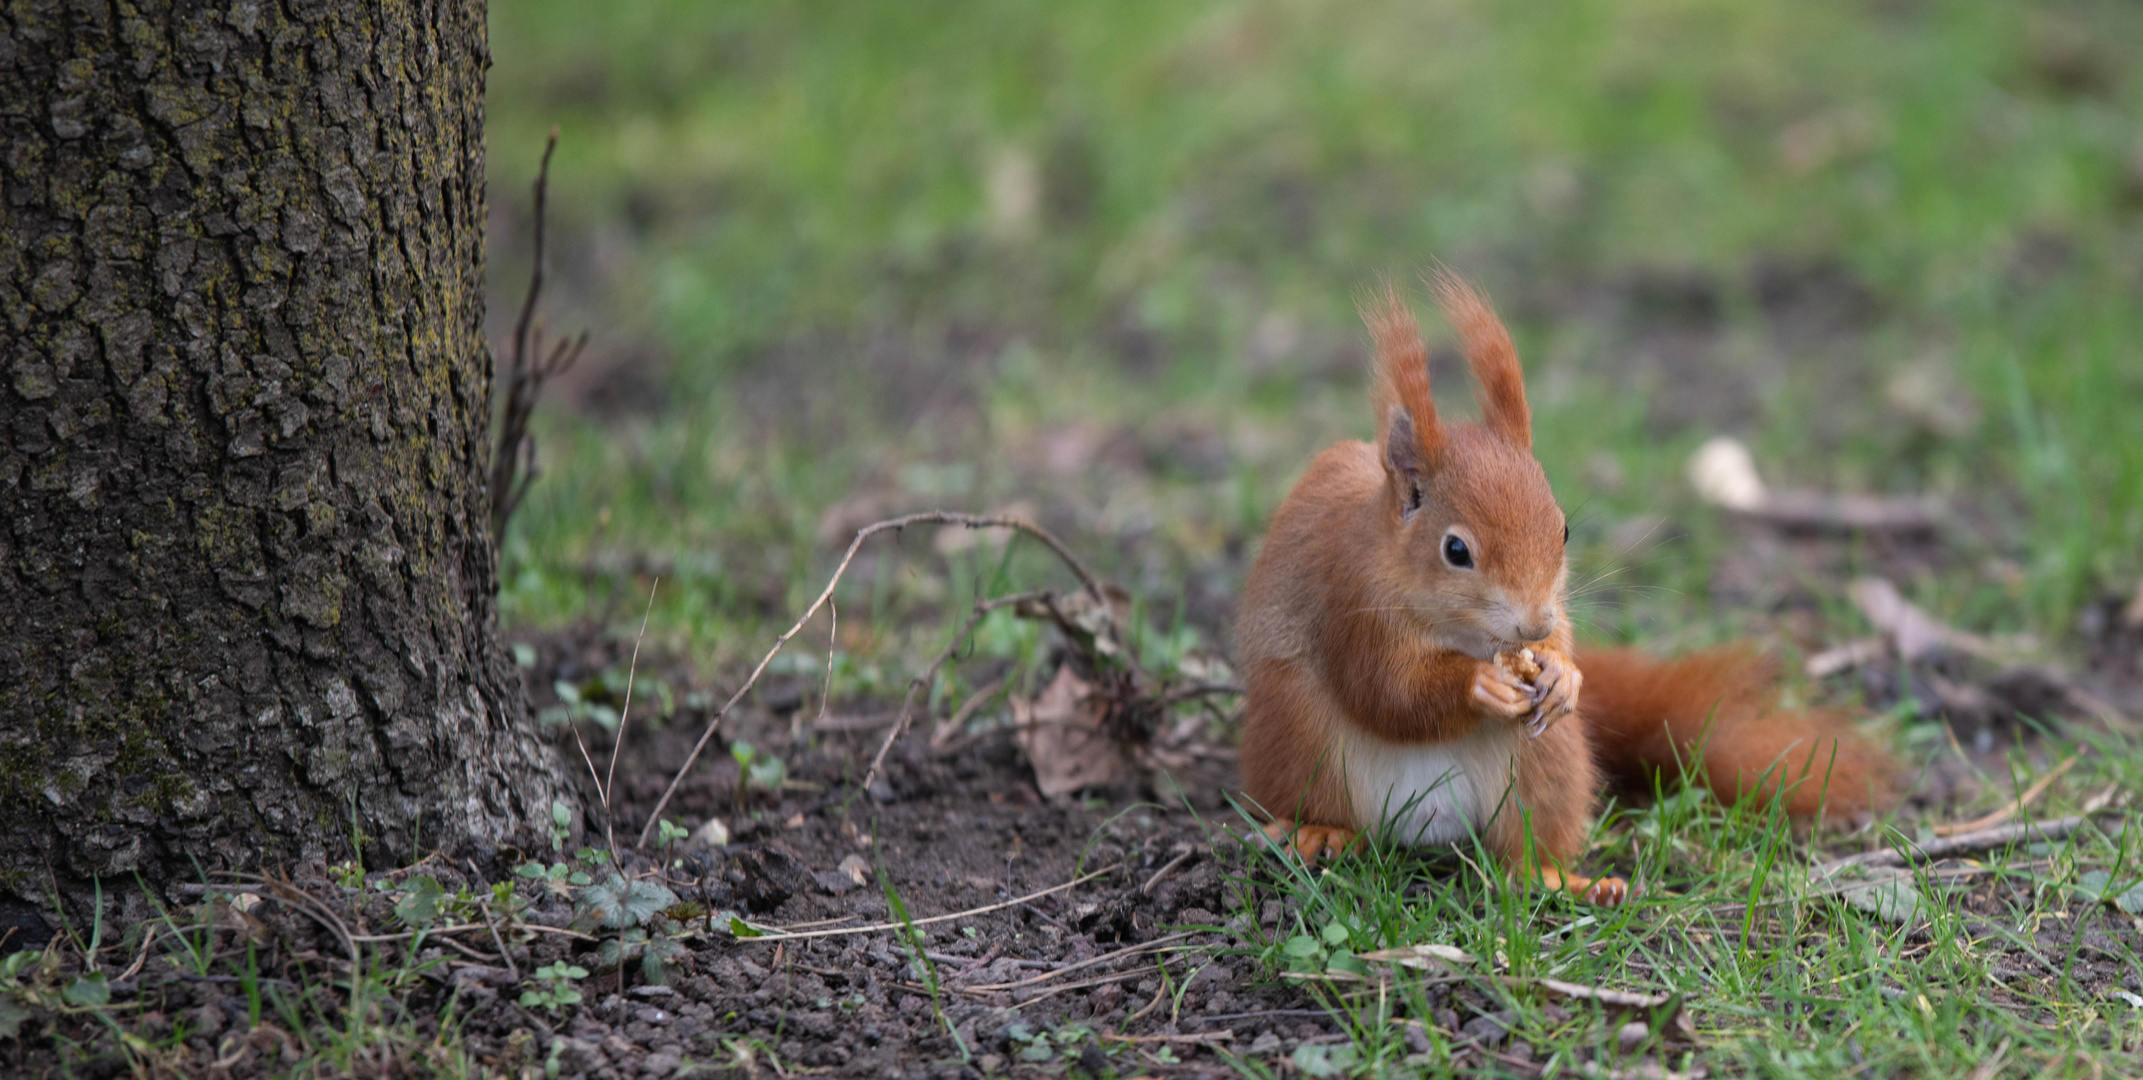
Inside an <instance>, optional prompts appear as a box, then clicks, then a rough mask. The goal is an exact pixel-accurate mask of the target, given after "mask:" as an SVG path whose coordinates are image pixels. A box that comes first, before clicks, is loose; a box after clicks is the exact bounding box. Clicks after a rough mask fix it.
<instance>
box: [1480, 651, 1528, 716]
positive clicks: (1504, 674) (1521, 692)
mask: <svg viewBox="0 0 2143 1080" xmlns="http://www.w3.org/2000/svg"><path fill="white" fill-rule="evenodd" d="M1472 704H1473V711H1474V713H1475V714H1476V715H1479V716H1481V717H1483V718H1485V719H1490V720H1519V719H1523V718H1525V717H1527V716H1529V715H1531V714H1532V712H1533V706H1534V700H1533V688H1532V687H1531V686H1528V685H1526V684H1525V682H1523V681H1522V680H1520V679H1519V677H1518V676H1517V674H1515V673H1514V672H1512V671H1511V670H1510V669H1508V668H1506V667H1504V666H1503V665H1502V664H1499V663H1496V662H1495V661H1493V660H1487V661H1483V662H1482V663H1481V664H1480V665H1479V666H1478V667H1476V668H1475V669H1474V672H1473V695H1472Z"/></svg>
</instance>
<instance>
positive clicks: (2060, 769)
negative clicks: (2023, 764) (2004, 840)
mask: <svg viewBox="0 0 2143 1080" xmlns="http://www.w3.org/2000/svg"><path fill="white" fill-rule="evenodd" d="M2081 759H2082V755H2081V754H2070V755H2069V756H2068V759H2067V760H2065V761H2063V762H2062V763H2061V764H2059V765H2056V766H2054V767H2053V768H2051V769H2048V770H2047V771H2046V775H2045V776H2042V777H2040V778H2039V780H2038V782H2037V783H2035V784H2033V785H2031V786H2030V787H2029V788H2026V789H2025V790H2024V793H2023V794H2022V795H2019V796H2017V797H2016V798H2014V799H2011V800H2009V802H2008V804H2007V805H2005V806H2003V807H2002V808H2001V809H1999V810H1996V811H1994V812H1993V813H1991V814H1987V815H1985V816H1983V817H1978V818H1974V819H1972V820H1971V821H1960V822H1957V823H1956V824H1952V825H1937V826H1935V827H1934V834H1935V835H1936V836H1942V837H1949V836H1962V835H1964V834H1966V833H1975V832H1979V831H1980V830H1982V829H1991V828H1993V827H1995V826H1996V825H2000V824H2001V823H2002V822H2005V821H2008V820H2009V819H2010V818H2012V817H2015V816H2016V813H2017V811H2019V810H2022V809H2024V808H2025V807H2027V806H2030V805H2031V804H2032V803H2033V802H2034V801H2035V800H2037V799H2038V797H2039V796H2041V795H2044V794H2046V789H2047V788H2049V787H2052V786H2053V783H2054V781H2056V780H2058V779H2060V778H2061V774H2062V773H2065V772H2067V771H2069V767H2070V766H2072V765H2074V764H2076V762H2078V761H2079V760H2081Z"/></svg>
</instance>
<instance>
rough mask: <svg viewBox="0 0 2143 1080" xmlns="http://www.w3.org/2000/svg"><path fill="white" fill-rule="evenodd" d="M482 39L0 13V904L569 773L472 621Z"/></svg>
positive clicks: (122, 886)
mask: <svg viewBox="0 0 2143 1080" xmlns="http://www.w3.org/2000/svg"><path fill="white" fill-rule="evenodd" d="M487 63H488V55H487V50H486V45H485V36H484V7H483V4H482V2H481V0H466V2H455V0H417V2H410V3H400V2H396V0H284V2H283V3H281V4H275V3H265V2H260V0H235V2H218V3H214V4H192V3H176V4H174V3H169V2H163V0H136V2H128V0H111V2H100V0H42V2H40V0H16V2H14V3H11V4H9V5H7V6H5V7H4V8H0V132H4V134H0V151H4V153H5V155H6V163H5V164H6V168H5V174H4V177H0V191H4V198H0V317H4V319H5V328H4V330H0V364H4V365H5V367H6V377H7V386H6V387H5V388H0V440H4V442H0V497H4V498H5V500H6V520H5V528H4V530H0V568H4V569H0V915H5V916H11V917H12V918H13V919H14V920H20V919H22V918H24V917H25V916H27V915H28V914H29V912H30V911H31V910H33V909H36V908H43V909H44V910H47V911H49V910H51V909H50V898H51V897H52V896H53V894H54V893H55V892H57V893H58V894H59V895H62V896H70V895H79V894H80V892H81V891H83V890H84V889H86V887H87V885H88V883H89V881H90V880H91V879H92V878H102V879H104V880H105V886H104V888H105V893H106V895H107V896H112V895H117V894H129V893H131V894H138V893H139V890H138V889H136V888H135V887H134V886H133V884H132V881H131V878H132V876H133V874H134V873H135V872H139V873H140V874H141V875H143V876H144V877H145V878H146V879H148V880H149V881H151V882H155V881H158V880H168V879H170V878H173V877H183V878H189V879H190V878H192V877H193V875H194V874H195V873H196V872H197V871H196V870H195V868H194V860H196V859H198V860H199V861H200V862H201V863H202V864H203V865H206V866H209V867H211V868H213V867H218V866H240V865H252V866H267V867H276V866H292V865H295V864H297V863H299V862H301V861H304V860H309V859H315V858H329V859H332V858H339V857H344V856H346V855H347V854H348V853H349V852H350V849H351V845H352V842H353V832H354V833H355V834H357V835H359V836H361V837H362V838H363V840H362V842H363V843H364V844H365V845H366V846H365V847H364V849H363V853H364V855H365V856H366V857H367V859H368V861H370V862H372V863H373V864H375V865H377V864H378V863H379V862H380V861H381V860H383V859H393V858H402V857H406V856H408V855H410V854H412V853H414V852H416V851H417V850H419V849H420V848H422V849H431V848H435V847H448V846H453V845H456V844H457V843H459V842H461V841H465V840H471V839H473V840H476V841H478V842H488V843H498V842H501V841H502V840H504V839H506V838H509V837H513V836H517V835H520V830H521V828H522V827H523V824H524V823H526V822H530V821H537V820H547V818H548V807H549V805H550V801H551V799H552V798H553V797H554V796H561V795H563V796H564V797H567V798H570V795H567V794H565V790H564V788H563V786H562V785H561V784H560V783H559V781H558V780H557V779H556V774H555V769H556V761H555V757H554V755H553V754H552V753H551V752H550V750H549V749H548V748H547V747H546V746H545V745H544V744H543V743H542V742H541V741H540V740H539V739H538V738H537V736H536V734H535V733H534V731H533V729H532V727H531V725H530V724H529V722H528V718H527V715H526V706H525V704H524V702H523V701H522V697H521V689H520V684H519V681H518V677H517V676H516V674H515V672H514V671H513V669H512V666H511V664H510V662H509V661H508V660H507V659H506V658H505V656H504V653H503V650H502V648H501V646H500V644H499V640H498V632H497V614H496V607H495V603H496V601H495V592H496V568H495V566H494V563H493V558H494V557H493V554H492V545H491V541H490V537H489V524H488V521H487V516H486V515H487V506H486V503H485V495H484V486H483V485H484V472H485V466H486V465H487V460H486V458H487V452H486V449H485V431H486V427H487V418H488V415H489V396H490V378H491V376H490V357H489V352H488V349H487V347H486V345H485V340H484V336H483V327H482V320H483V313H484V273H483V260H484V247H483V225H484V153H483V85H484V69H485V67H486V65H487ZM539 815H540V817H539Z"/></svg>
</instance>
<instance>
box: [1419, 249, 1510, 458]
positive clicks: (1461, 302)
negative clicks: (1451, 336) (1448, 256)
mask: <svg viewBox="0 0 2143 1080" xmlns="http://www.w3.org/2000/svg"><path fill="white" fill-rule="evenodd" d="M1428 280H1429V291H1431V292H1433V293H1434V294H1436V302H1437V303H1438V304H1439V305H1441V306H1442V307H1443V309H1444V317H1445V318H1447V319H1449V320H1451V326H1452V328H1453V329H1455V330H1457V331H1458V336H1459V340H1460V341H1461V342H1463V343H1464V345H1465V349H1466V365H1467V366H1468V367H1471V368H1472V369H1473V381H1474V382H1475V383H1477V384H1479V385H1480V400H1481V420H1482V421H1483V422H1484V423H1486V424H1487V425H1488V429H1489V430H1490V431H1493V432H1495V433H1496V434H1497V435H1500V436H1502V437H1503V441H1505V442H1507V443H1510V444H1511V445H1512V446H1515V447H1517V448H1518V449H1520V450H1531V449H1532V448H1533V412H1532V409H1531V408H1530V407H1528V406H1527V405H1526V403H1525V372H1524V370H1523V369H1521V368H1520V367H1519V366H1518V349H1517V347H1516V346H1513V345H1512V344H1511V336H1510V332H1509V331H1507V330H1505V329H1504V328H1503V320H1501V319H1498V318H1496V311H1495V309H1494V308H1492V307H1489V306H1488V298H1487V297H1485V296H1483V295H1481V291H1480V290H1479V289H1476V288H1474V287H1473V286H1472V285H1470V284H1467V282H1466V281H1465V280H1464V279H1463V278H1460V277H1459V276H1458V275H1457V274H1454V273H1452V272H1451V271H1449V270H1446V269H1443V268H1442V267H1438V268H1437V270H1436V272H1435V273H1433V274H1431V275H1429V279H1428Z"/></svg>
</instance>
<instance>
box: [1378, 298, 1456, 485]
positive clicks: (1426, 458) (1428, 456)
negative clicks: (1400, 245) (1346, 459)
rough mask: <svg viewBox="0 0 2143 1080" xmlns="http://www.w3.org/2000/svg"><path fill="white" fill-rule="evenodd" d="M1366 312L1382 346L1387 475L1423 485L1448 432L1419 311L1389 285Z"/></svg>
mask: <svg viewBox="0 0 2143 1080" xmlns="http://www.w3.org/2000/svg"><path fill="white" fill-rule="evenodd" d="M1361 311H1362V321H1363V322H1366V323H1368V324H1369V334H1370V337H1371V338H1373V339H1375V341H1376V346H1377V381H1376V405H1377V448H1378V449H1379V450H1380V451H1382V455H1383V458H1384V467H1385V469H1386V470H1387V471H1390V472H1393V473H1400V474H1405V476H1407V477H1409V478H1411V480H1412V481H1413V482H1414V483H1415V484H1417V485H1418V484H1419V483H1421V482H1423V481H1425V480H1426V479H1427V477H1428V475H1429V474H1430V473H1431V472H1434V471H1435V469H1436V465H1437V461H1438V459H1439V458H1441V457H1442V456H1443V450H1444V429H1443V427H1442V426H1441V425H1440V424H1438V423H1437V420H1436V401H1435V399H1434V398H1432V397H1430V396H1429V348H1428V346H1427V345H1424V344H1423V343H1422V341H1421V325H1420V324H1419V323H1417V322H1415V321H1414V313H1413V311H1412V310H1411V309H1410V308H1408V307H1407V306H1406V302H1405V301H1404V300H1401V299H1400V298H1399V291H1398V290H1397V289H1396V288H1394V287H1392V285H1391V284H1390V283H1389V282H1386V283H1385V285H1384V288H1383V289H1382V290H1380V291H1379V292H1378V293H1377V294H1375V295H1373V296H1371V297H1369V298H1367V299H1365V300H1363V301H1362V304H1361Z"/></svg>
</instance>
